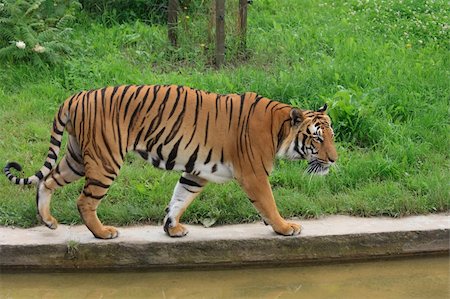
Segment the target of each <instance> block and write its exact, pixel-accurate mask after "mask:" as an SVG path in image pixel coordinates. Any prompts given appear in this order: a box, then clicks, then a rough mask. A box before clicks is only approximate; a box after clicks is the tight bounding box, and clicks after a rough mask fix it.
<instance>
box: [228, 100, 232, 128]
mask: <svg viewBox="0 0 450 299" xmlns="http://www.w3.org/2000/svg"><path fill="white" fill-rule="evenodd" d="M232 118H233V99H232V98H231V100H230V117H229V120H228V131H229V130H230V128H231V121H232V120H233V119H232Z"/></svg>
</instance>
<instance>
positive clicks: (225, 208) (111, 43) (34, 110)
mask: <svg viewBox="0 0 450 299" xmlns="http://www.w3.org/2000/svg"><path fill="white" fill-rule="evenodd" d="M192 2H193V3H194V2H195V3H197V4H198V3H200V2H199V1H192ZM236 2H237V1H236ZM203 3H204V4H205V7H208V5H209V4H208V3H209V2H208V1H205V2H202V3H200V4H203ZM227 3H229V1H228V2H227ZM449 8H450V7H449V4H448V2H447V1H443V0H442V1H440V0H436V1H431V0H430V1H426V0H421V1H413V0H403V1H393V0H375V1H363V0H351V1H331V0H330V1H325V0H320V1H315V0H303V1H297V0H286V1H282V2H278V1H274V0H258V1H254V2H253V4H252V5H251V6H249V12H248V15H249V19H248V35H247V46H248V54H247V55H246V57H245V59H244V58H243V57H240V56H239V55H235V54H234V53H237V49H236V43H234V42H233V41H229V42H228V40H227V64H226V65H225V66H224V67H223V68H221V69H219V70H216V69H214V68H213V67H212V66H211V56H210V53H209V52H208V51H210V50H208V49H209V47H210V46H209V44H208V18H207V17H203V18H202V16H201V15H200V14H198V15H194V14H193V13H192V12H190V11H189V10H187V11H188V12H184V13H183V14H182V15H181V17H180V24H181V25H180V28H181V29H180V32H179V34H180V39H179V40H180V46H179V47H178V48H172V47H171V46H170V45H169V42H168V40H167V32H166V30H167V28H166V26H165V25H164V24H161V23H159V22H148V21H145V20H141V19H139V18H138V17H136V18H133V17H130V18H129V19H128V20H127V21H126V22H123V21H121V22H114V18H106V17H107V15H105V14H102V15H101V16H99V17H98V18H93V17H92V14H88V13H86V12H85V11H81V12H80V14H79V16H77V19H78V24H77V25H76V26H75V27H74V30H73V33H72V38H71V40H70V47H71V49H72V52H73V53H72V56H71V57H70V58H67V59H66V60H65V61H64V62H63V63H62V64H59V65H56V66H52V67H40V68H36V67H33V65H31V64H27V63H11V62H9V61H0V68H1V72H0V120H1V126H0V161H2V163H6V162H7V161H12V160H14V161H18V162H20V163H21V164H23V166H24V169H25V172H24V174H23V175H31V174H33V173H34V171H36V170H37V169H39V168H40V167H41V166H42V163H43V161H44V157H45V154H46V153H47V149H48V139H49V131H50V128H51V122H52V118H53V115H54V113H55V111H57V108H58V106H59V105H60V103H61V102H62V101H63V100H64V99H65V98H67V97H68V96H69V95H71V94H72V93H74V92H76V91H79V90H82V89H92V88H99V87H103V86H105V85H117V84H181V85H188V86H192V87H195V88H199V89H206V90H209V91H213V92H218V93H234V92H236V93H240V92H244V91H254V92H257V93H259V94H261V95H263V96H266V97H268V98H271V99H274V100H279V101H282V102H286V103H291V104H293V105H296V106H299V107H301V108H305V109H316V108H318V107H320V106H321V105H323V103H324V102H327V103H328V104H329V106H330V111H329V113H330V115H331V117H332V119H333V123H334V129H335V132H336V141H337V147H338V152H339V154H340V159H339V160H338V163H337V164H338V165H337V167H336V168H334V169H333V170H332V171H331V173H330V174H329V175H328V176H326V177H310V176H309V175H306V174H305V173H304V170H305V168H306V163H305V162H304V161H296V162H289V161H284V160H280V161H278V163H277V165H276V168H275V170H274V172H273V174H272V176H271V183H272V186H273V189H274V195H275V198H276V200H277V205H278V207H279V209H280V211H281V214H282V215H283V216H284V217H300V218H308V217H318V216H321V215H324V214H336V213H339V214H350V215H359V216H380V215H386V216H393V217H398V216H403V215H410V214H426V213H430V212H431V213H432V212H447V211H448V209H449V206H450V205H449V200H450V184H449V182H448V176H449V162H448V161H449V154H448V153H449V152H450V151H449V149H450V144H449V143H450V138H449V137H450V136H449V95H450V86H449V84H448V82H449V72H448V70H449V69H450V63H449V61H450V59H449V58H450V57H449V53H450V52H449V32H448V29H449V26H448V11H449ZM205 10H206V8H205ZM230 11H231V10H230ZM186 16H189V18H186ZM230 17H231V16H230ZM105 20H106V21H105ZM227 26H231V25H227ZM229 38H230V39H232V38H233V37H232V36H231V37H229ZM205 48H208V49H205ZM179 175H180V174H179V173H175V172H164V171H160V170H157V169H154V168H153V167H152V166H151V165H148V164H145V163H144V162H143V161H141V160H140V159H139V158H138V157H136V156H134V155H129V156H127V160H126V164H125V165H124V167H123V168H122V170H121V173H120V175H119V177H118V179H117V181H116V182H115V183H114V184H113V185H112V187H111V189H110V191H109V192H108V195H107V196H106V197H105V199H104V200H103V203H102V204H101V205H100V208H99V217H100V218H101V219H102V220H103V221H104V222H105V223H108V224H116V225H127V224H135V223H160V222H161V221H162V219H163V217H164V208H165V206H166V205H167V203H168V202H169V200H170V196H171V195H170V194H171V193H172V189H173V187H174V186H175V183H176V181H177V179H178V178H179ZM82 186H83V181H80V182H77V183H73V184H71V185H68V186H66V187H64V188H63V189H61V190H58V191H57V192H56V193H55V195H54V197H53V201H52V211H53V214H54V215H55V217H56V218H57V219H58V220H59V221H60V222H62V223H67V224H74V223H80V217H79V215H78V211H77V209H76V203H75V202H76V198H77V196H78V195H79V193H80V191H81V188H82ZM0 188H1V190H2V192H1V195H0V224H2V225H17V226H25V227H26V226H32V225H36V224H37V220H36V217H35V213H36V208H35V203H34V192H35V190H34V189H33V188H21V187H18V186H14V185H12V184H10V183H9V182H8V181H7V180H6V178H4V179H2V180H0ZM258 219H259V216H258V214H257V212H256V210H255V209H254V208H253V207H252V206H251V203H250V202H249V201H248V200H247V199H246V196H245V194H244V193H243V192H242V191H241V190H240V189H239V187H238V186H237V184H236V183H234V182H231V183H228V184H225V185H215V184H210V185H208V186H207V188H206V190H205V191H204V192H203V193H202V194H201V195H200V196H199V198H198V199H196V200H195V201H194V202H193V204H192V205H191V206H190V207H189V209H188V210H187V212H186V213H185V215H184V216H183V221H185V222H189V223H204V224H205V225H206V226H209V225H212V224H214V223H219V224H220V223H240V222H251V221H255V220H258Z"/></svg>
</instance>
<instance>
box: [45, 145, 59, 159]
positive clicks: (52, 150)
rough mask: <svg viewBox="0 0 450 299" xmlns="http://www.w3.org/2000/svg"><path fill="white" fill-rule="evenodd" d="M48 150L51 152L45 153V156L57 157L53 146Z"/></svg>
mask: <svg viewBox="0 0 450 299" xmlns="http://www.w3.org/2000/svg"><path fill="white" fill-rule="evenodd" d="M48 151H49V152H51V153H49V154H48V155H47V157H49V158H50V159H53V160H56V159H57V158H58V156H57V155H56V152H55V150H54V149H53V148H51V147H49V148H48Z"/></svg>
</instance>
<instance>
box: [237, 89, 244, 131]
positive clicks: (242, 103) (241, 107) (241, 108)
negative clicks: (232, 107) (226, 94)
mask: <svg viewBox="0 0 450 299" xmlns="http://www.w3.org/2000/svg"><path fill="white" fill-rule="evenodd" d="M244 101H245V93H244V94H242V95H241V106H240V108H239V117H238V126H239V123H240V122H241V116H242V110H244Z"/></svg>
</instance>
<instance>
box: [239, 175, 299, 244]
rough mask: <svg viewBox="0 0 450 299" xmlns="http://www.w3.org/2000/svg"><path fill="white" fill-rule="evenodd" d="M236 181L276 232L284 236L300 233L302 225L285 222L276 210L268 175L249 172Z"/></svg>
mask: <svg viewBox="0 0 450 299" xmlns="http://www.w3.org/2000/svg"><path fill="white" fill-rule="evenodd" d="M238 181H239V183H240V185H241V186H242V188H243V189H244V191H245V193H247V195H248V197H249V199H250V201H251V203H252V204H253V206H254V207H255V208H256V209H257V210H258V212H259V213H260V215H261V217H262V218H263V219H264V222H266V224H270V225H271V226H272V228H273V230H274V231H275V232H276V233H278V234H280V235H284V236H293V235H298V234H300V231H301V229H302V227H301V226H300V225H298V224H296V223H293V222H287V221H286V220H284V219H283V217H281V215H280V213H279V212H278V209H277V206H276V204H275V199H274V197H273V194H272V188H271V187H270V183H269V178H268V177H266V176H261V177H257V176H256V175H254V174H249V175H245V176H242V177H241V178H240V179H238Z"/></svg>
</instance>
